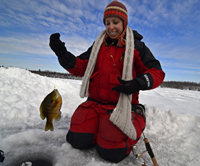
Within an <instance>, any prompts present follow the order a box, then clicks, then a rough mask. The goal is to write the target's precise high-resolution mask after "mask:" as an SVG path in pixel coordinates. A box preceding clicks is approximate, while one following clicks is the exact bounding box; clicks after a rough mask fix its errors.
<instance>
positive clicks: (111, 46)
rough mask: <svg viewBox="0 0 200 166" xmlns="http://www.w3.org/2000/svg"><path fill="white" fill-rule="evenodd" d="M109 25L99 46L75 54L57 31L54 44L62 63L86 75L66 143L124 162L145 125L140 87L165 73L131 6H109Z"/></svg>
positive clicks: (106, 14) (146, 87) (106, 20)
mask: <svg viewBox="0 0 200 166" xmlns="http://www.w3.org/2000/svg"><path fill="white" fill-rule="evenodd" d="M103 23H104V25H105V27H106V30H105V31H102V32H101V33H100V35H99V36H98V38H97V39H96V41H95V42H94V44H93V45H92V46H91V47H90V48H89V49H88V50H87V51H86V52H84V53H82V54H81V55H79V56H78V57H75V56H74V55H73V54H71V53H70V52H68V51H67V49H66V47H65V44H64V43H63V42H62V41H60V39H59V37H60V34H58V33H56V34H52V35H51V37H50V47H51V49H52V50H53V51H54V52H55V54H56V55H57V56H58V60H59V63H60V65H61V66H63V67H64V68H65V69H66V70H67V71H68V72H70V73H71V74H72V75H75V76H84V77H83V83H82V86H81V91H80V96H81V97H86V96H87V97H88V98H87V101H85V102H84V103H82V104H81V105H79V106H78V108H77V109H76V110H75V112H74V114H73V116H72V119H71V126H70V130H69V132H68V134H67V141H68V142H69V143H70V144H71V145H72V146H73V147H74V148H77V149H87V148H91V147H94V146H95V147H96V150H97V152H98V154H99V155H100V156H101V157H102V158H104V159H105V160H108V161H111V162H115V163H117V162H120V161H121V160H123V159H124V158H125V157H126V156H128V154H129V153H130V151H131V149H132V146H133V145H135V144H136V143H137V142H138V140H139V138H140V136H141V134H142V132H143V130H144V128H145V125H146V122H145V115H144V107H143V106H142V105H140V104H139V101H138V95H139V91H140V90H150V89H153V88H156V87H157V86H159V85H160V84H161V83H162V82H163V80H164V76H165V73H164V72H163V71H162V69H161V66H160V63H159V61H158V60H156V59H155V58H154V56H153V55H152V53H151V52H150V50H149V49H148V48H147V47H146V46H145V44H144V43H143V42H141V39H142V38H143V37H142V36H141V35H140V34H138V33H137V32H136V31H132V30H131V29H130V28H129V27H128V26H127V24H128V17H127V9H126V7H125V6H124V5H123V4H122V3H120V2H118V1H112V2H111V3H110V4H109V5H108V6H107V7H106V9H105V12H104V17H103Z"/></svg>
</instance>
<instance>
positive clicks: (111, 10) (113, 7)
mask: <svg viewBox="0 0 200 166" xmlns="http://www.w3.org/2000/svg"><path fill="white" fill-rule="evenodd" d="M108 17H119V18H120V19H122V20H123V22H124V31H123V32H122V34H121V35H120V36H119V37H118V43H117V46H118V47H123V46H125V45H126V40H125V39H124V37H125V34H126V26H127V24H128V15H127V9H126V6H124V5H123V4H122V3H120V2H118V1H117V0H113V1H112V2H111V3H110V4H108V6H107V7H106V8H105V11H104V17H103V23H104V24H105V19H106V18H108ZM107 38H108V35H107V34H106V36H105V38H104V41H103V45H106V39H107Z"/></svg>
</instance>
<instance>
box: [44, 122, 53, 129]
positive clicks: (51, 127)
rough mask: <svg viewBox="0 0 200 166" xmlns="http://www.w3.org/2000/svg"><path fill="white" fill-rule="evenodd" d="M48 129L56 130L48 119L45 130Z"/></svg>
mask: <svg viewBox="0 0 200 166" xmlns="http://www.w3.org/2000/svg"><path fill="white" fill-rule="evenodd" d="M48 130H51V131H53V130H54V128H53V123H52V122H49V121H47V123H46V126H45V131H48Z"/></svg>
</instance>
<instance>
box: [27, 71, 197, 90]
mask: <svg viewBox="0 0 200 166" xmlns="http://www.w3.org/2000/svg"><path fill="white" fill-rule="evenodd" d="M29 71H31V72H32V73H35V74H39V75H41V76H47V77H53V78H64V79H75V80H81V79H82V77H75V76H72V75H71V74H69V73H58V72H52V71H41V70H38V71H35V70H29ZM160 87H162V88H164V87H166V88H175V89H182V90H195V91H200V83H195V82H180V81H164V82H163V83H162V84H161V85H160Z"/></svg>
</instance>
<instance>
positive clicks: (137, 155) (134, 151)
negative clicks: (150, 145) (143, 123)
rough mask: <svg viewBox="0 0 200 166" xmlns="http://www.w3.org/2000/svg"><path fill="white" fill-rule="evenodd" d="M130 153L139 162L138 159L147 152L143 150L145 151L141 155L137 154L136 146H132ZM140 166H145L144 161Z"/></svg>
mask: <svg viewBox="0 0 200 166" xmlns="http://www.w3.org/2000/svg"><path fill="white" fill-rule="evenodd" d="M132 152H133V155H134V156H135V158H136V159H138V160H139V159H141V158H142V156H143V154H144V153H146V152H148V151H147V150H145V151H143V152H142V153H137V146H136V145H134V146H133V147H132ZM142 166H146V164H145V160H144V164H142Z"/></svg>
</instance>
